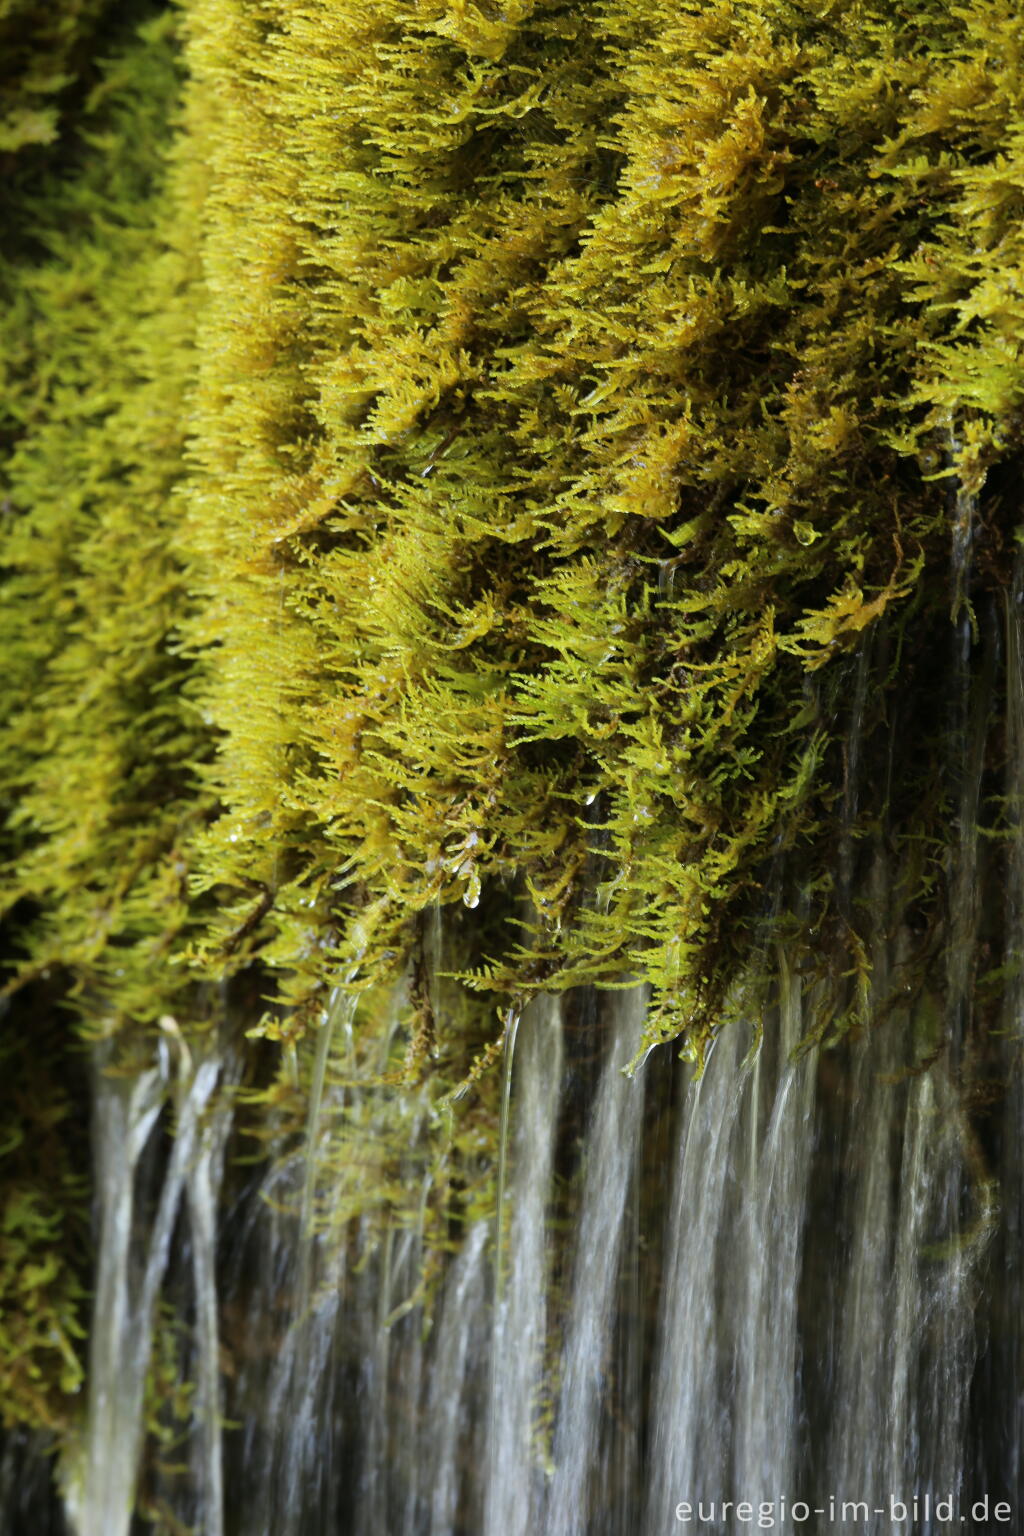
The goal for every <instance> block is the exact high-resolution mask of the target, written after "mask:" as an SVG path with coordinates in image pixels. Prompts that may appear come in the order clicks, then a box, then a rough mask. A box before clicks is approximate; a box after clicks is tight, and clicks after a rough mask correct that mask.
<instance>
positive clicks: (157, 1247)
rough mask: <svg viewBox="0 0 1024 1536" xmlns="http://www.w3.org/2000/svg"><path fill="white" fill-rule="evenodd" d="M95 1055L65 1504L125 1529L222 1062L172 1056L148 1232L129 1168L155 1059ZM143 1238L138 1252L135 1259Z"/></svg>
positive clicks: (89, 1535) (112, 1533) (105, 1529)
mask: <svg viewBox="0 0 1024 1536" xmlns="http://www.w3.org/2000/svg"><path fill="white" fill-rule="evenodd" d="M106 1066H107V1059H106V1056H105V1055H104V1056H101V1058H100V1061H99V1063H98V1077H97V1087H96V1099H95V1106H96V1173H97V1186H98V1194H99V1202H100V1213H101V1214H100V1263H99V1269H98V1273H97V1280H96V1297H95V1302H94V1307H93V1328H92V1338H91V1348H90V1356H89V1402H88V1409H87V1414H86V1427H85V1438H84V1445H83V1448H82V1459H81V1466H80V1470H79V1472H78V1474H77V1476H76V1475H75V1474H74V1473H72V1476H71V1490H72V1491H71V1493H70V1496H69V1501H68V1502H69V1508H70V1512H71V1516H72V1520H73V1523H74V1525H75V1529H76V1531H77V1532H78V1536H127V1533H128V1529H129V1526H130V1524H131V1517H132V1510H133V1508H134V1505H135V1489H136V1479H137V1475H138V1465H139V1457H140V1453H141V1447H142V1435H143V1396H144V1391H145V1382H146V1371H147V1368H148V1366H149V1356H150V1349H151V1345H152V1335H153V1320H154V1312H155V1309H156V1303H157V1298H158V1295H159V1290H160V1285H161V1282H162V1280H163V1276H164V1273H165V1271H166V1268H167V1259H168V1251H169V1248H170V1243H171V1237H172V1234H173V1231H174V1224H175V1221H176V1219H177V1214H178V1207H179V1204H180V1200H181V1194H182V1189H183V1186H184V1184H185V1180H186V1178H187V1174H188V1169H189V1166H190V1162H191V1159H192V1154H193V1149H194V1147H195V1143H196V1138H197V1133H198V1128H199V1119H200V1116H201V1115H202V1113H203V1111H204V1109H205V1108H206V1105H207V1104H208V1102H209V1100H210V1097H211V1095H212V1094H213V1091H214V1088H215V1086H216V1083H217V1078H218V1076H219V1074H220V1062H219V1061H218V1060H217V1059H216V1058H215V1057H210V1058H208V1059H207V1060H205V1061H201V1062H199V1064H198V1065H194V1064H193V1063H192V1061H191V1058H190V1057H189V1056H188V1053H187V1051H184V1052H183V1054H182V1055H181V1057H180V1060H179V1061H178V1064H177V1066H178V1080H177V1083H176V1089H177V1094H176V1097H177V1100H178V1103H177V1131H176V1135H175V1139H174V1142H173V1145H172V1149H171V1153H170V1157H169V1158H168V1162H167V1168H166V1170H165V1172H164V1175H163V1180H162V1183H161V1186H160V1194H159V1199H158V1201H157V1207H156V1214H155V1215H154V1217H153V1221H152V1224H151V1226H150V1228H149V1231H148V1232H147V1233H144V1234H143V1233H140V1231H139V1222H138V1220H137V1216H136V1203H137V1202H136V1196H137V1189H136V1172H137V1169H138V1165H139V1160H140V1158H141V1155H142V1152H143V1149H144V1148H145V1146H146V1143H147V1141H148V1140H149V1137H150V1134H151V1132H152V1130H153V1127H154V1126H155V1124H156V1122H157V1119H158V1117H159V1114H160V1109H161V1106H162V1101H163V1095H164V1088H163V1084H162V1082H161V1075H160V1073H159V1071H158V1070H157V1069H156V1068H149V1069H147V1070H146V1071H144V1072H142V1073H139V1074H138V1075H136V1076H135V1077H133V1078H124V1077H119V1076H114V1075H112V1074H111V1073H109V1072H107V1071H105V1070H104V1068H105V1067H106ZM140 1239H141V1241H142V1243H143V1251H144V1254H145V1258H144V1261H143V1264H142V1267H141V1273H140V1272H139V1266H138V1265H137V1264H136V1263H135V1262H133V1251H132V1250H133V1246H134V1244H135V1243H136V1242H137V1241H139V1240H140Z"/></svg>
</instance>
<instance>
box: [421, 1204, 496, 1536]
mask: <svg viewBox="0 0 1024 1536" xmlns="http://www.w3.org/2000/svg"><path fill="white" fill-rule="evenodd" d="M487 1236H488V1226H487V1223H486V1222H482V1221H481V1222H477V1224H476V1226H474V1227H473V1229H472V1231H471V1232H470V1234H469V1236H468V1238H467V1239H466V1241H465V1243H464V1245H463V1248H462V1251H461V1253H460V1254H459V1256H458V1258H457V1259H456V1261H455V1263H454V1264H453V1265H452V1267H451V1269H450V1271H449V1273H448V1276H447V1279H446V1283H445V1288H444V1297H443V1301H442V1304H441V1314H440V1316H441V1320H440V1325H439V1327H438V1329H437V1333H436V1341H435V1346H434V1350H433V1355H432V1362H431V1371H430V1376H429V1385H428V1390H427V1393H426V1402H425V1408H426V1411H425V1413H424V1416H423V1421H422V1424H423V1443H422V1450H421V1458H422V1465H423V1471H424V1483H425V1484H426V1485H429V1484H430V1483H431V1482H432V1485H433V1486H432V1489H431V1494H430V1526H429V1530H430V1536H455V1531H456V1530H457V1529H460V1528H461V1529H464V1530H473V1529H476V1528H477V1525H476V1521H477V1520H479V1505H478V1503H477V1501H476V1500H473V1502H472V1504H471V1505H470V1507H467V1508H466V1510H465V1516H466V1518H465V1520H464V1521H463V1523H462V1525H461V1527H459V1526H458V1524H457V1522H458V1519H459V1512H460V1501H461V1500H462V1499H464V1498H466V1496H465V1495H464V1494H463V1493H462V1489H463V1488H464V1487H465V1486H466V1484H467V1483H468V1482H469V1474H470V1472H471V1470H472V1468H473V1467H474V1466H475V1465H477V1464H478V1463H479V1461H480V1456H481V1452H482V1450H483V1447H482V1445H481V1444H480V1441H481V1438H482V1437H481V1434H480V1421H479V1415H478V1414H475V1413H474V1407H475V1403H474V1389H475V1388H478V1387H479V1383H478V1381H477V1380H476V1379H475V1378H476V1376H477V1374H478V1370H479V1360H480V1356H481V1353H482V1344H483V1341H484V1338H485V1327H486V1319H485V1316H484V1308H485V1305H486V1300H487V1285H486V1280H487V1276H486V1270H485V1255H486V1249H487ZM468 1503H469V1500H468V1499H467V1504H468Z"/></svg>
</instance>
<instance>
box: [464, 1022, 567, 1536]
mask: <svg viewBox="0 0 1024 1536" xmlns="http://www.w3.org/2000/svg"><path fill="white" fill-rule="evenodd" d="M517 1055H518V1061H519V1067H518V1090H519V1091H518V1096H517V1115H516V1140H515V1157H514V1169H513V1175H512V1184H511V1191H510V1196H511V1198H510V1204H511V1206H512V1220H511V1236H510V1238H509V1243H508V1274H507V1276H502V1277H501V1282H502V1284H501V1299H500V1301H499V1303H498V1306H497V1309H496V1316H495V1326H494V1340H493V1344H492V1353H491V1384H490V1401H489V1404H488V1423H489V1429H488V1443H487V1476H486V1484H485V1493H484V1524H483V1530H484V1533H485V1536H527V1533H528V1532H530V1531H532V1530H535V1529H536V1514H537V1511H538V1510H539V1508H540V1504H541V1500H542V1497H543V1473H544V1465H545V1463H546V1461H547V1455H546V1452H545V1448H544V1446H543V1444H542V1443H539V1441H538V1431H537V1427H536V1426H537V1418H538V1411H539V1409H540V1407H541V1402H540V1394H541V1392H542V1390H543V1385H544V1348H545V1340H546V1321H547V1320H546V1297H547V1290H548V1269H549V1264H550V1257H551V1255H550V1248H549V1244H548V1241H547V1207H548V1201H549V1197H550V1186H551V1176H552V1159H553V1156H554V1143H555V1126H556V1113H557V1105H558V1090H559V1081H560V1075H561V1059H562V1031H561V1013H560V1008H559V1005H558V1003H557V1002H556V1001H551V1000H544V1001H542V1002H540V1003H536V1004H534V1005H533V1006H532V1007H531V1008H530V1009H529V1010H528V1011H527V1013H526V1015H525V1016H524V1018H523V1020H522V1022H521V1024H520V1026H519V1050H518V1052H517Z"/></svg>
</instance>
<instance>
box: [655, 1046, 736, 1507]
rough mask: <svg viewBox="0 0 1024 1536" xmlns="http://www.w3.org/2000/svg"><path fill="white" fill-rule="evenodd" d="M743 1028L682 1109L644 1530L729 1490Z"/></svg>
mask: <svg viewBox="0 0 1024 1536" xmlns="http://www.w3.org/2000/svg"><path fill="white" fill-rule="evenodd" d="M743 1033H744V1032H743V1030H742V1028H740V1027H738V1026H737V1025H735V1024H734V1025H733V1026H732V1027H731V1028H729V1029H727V1030H725V1031H724V1032H723V1033H722V1034H721V1035H720V1036H719V1037H718V1039H717V1040H716V1041H715V1043H714V1046H713V1047H712V1050H711V1052H710V1059H709V1061H708V1063H707V1065H706V1067H705V1069H704V1074H703V1076H702V1077H701V1079H700V1081H699V1082H698V1083H697V1084H695V1085H694V1087H693V1088H692V1090H691V1092H690V1094H689V1096H688V1099H687V1102H686V1104H685V1107H684V1114H683V1120H682V1132H681V1136H680V1140H679V1148H678V1153H677V1157H676V1167H675V1172H674V1182H673V1189H672V1205H671V1211H670V1214H669V1224H668V1235H667V1243H666V1251H665V1257H664V1281H663V1290H662V1301H661V1317H660V1322H659V1337H658V1346H657V1357H656V1366H655V1378H654V1403H653V1407H652V1420H653V1431H652V1448H651V1465H650V1471H649V1481H648V1489H649V1493H648V1503H647V1510H646V1518H645V1527H644V1528H645V1530H649V1531H650V1532H651V1533H654V1532H657V1531H661V1530H664V1529H665V1526H666V1522H667V1521H668V1520H669V1519H670V1517H671V1511H672V1509H673V1508H674V1506H675V1505H676V1503H677V1502H678V1501H680V1500H683V1499H693V1500H694V1501H696V1500H698V1499H701V1498H704V1499H709V1500H710V1499H719V1498H721V1497H722V1496H723V1490H724V1489H725V1488H726V1487H727V1472H728V1459H727V1458H728V1447H729V1440H730V1434H729V1429H730V1395H731V1394H730V1390H729V1389H730V1383H729V1381H728V1380H727V1377H726V1368H725V1358H726V1357H725V1354H724V1352H723V1349H722V1346H721V1330H722V1326H723V1319H722V1318H721V1316H720V1313H719V1306H718V1298H719V1290H720V1284H719V1281H720V1276H721V1274H722V1272H723V1269H727V1268H728V1265H729V1264H730V1262H731V1258H732V1255H731V1254H730V1253H729V1252H728V1251H727V1244H728V1237H729V1233H728V1230H727V1228H728V1225H729V1218H730V1217H731V1215H732V1214H733V1212H734V1211H735V1207H736V1199H737V1196H736V1192H735V1188H734V1185H735V1180H734V1175H733V1172H732V1169H731V1167H730V1163H731V1157H730V1147H731V1143H732V1139H733V1134H734V1131H735V1128H736V1125H737V1121H738V1119H739V1116H740V1111H741V1109H742V1106H743V1102H744V1090H745V1087H746V1074H744V1073H743V1072H741V1071H740V1063H741V1061H742V1060H743V1053H744V1050H745V1047H746V1045H747V1040H746V1039H744V1038H743Z"/></svg>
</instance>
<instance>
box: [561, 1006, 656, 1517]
mask: <svg viewBox="0 0 1024 1536" xmlns="http://www.w3.org/2000/svg"><path fill="white" fill-rule="evenodd" d="M644 1002H645V995H644V991H643V989H642V988H640V987H637V988H634V989H633V990H632V991H631V992H630V993H628V994H627V995H626V998H625V1001H624V1004H620V1006H619V1008H618V1009H617V1016H616V1017H615V1018H614V1019H613V1021H612V1022H613V1027H612V1030H611V1040H610V1045H609V1049H608V1052H607V1060H606V1062H605V1067H604V1073H603V1076H602V1079H601V1084H600V1088H599V1090H598V1094H597V1100H596V1103H595V1106H594V1115H593V1123H592V1126H591V1129H590V1134H589V1137H588V1140H587V1154H586V1157H587V1166H586V1173H585V1177H584V1183H583V1190H582V1195H581V1200H580V1216H579V1224H578V1237H577V1240H576V1262H575V1266H574V1274H573V1283H572V1291H571V1306H570V1311H569V1327H568V1336H567V1338H566V1343H565V1353H564V1359H563V1365H562V1373H561V1393H560V1399H559V1409H558V1425H557V1430H556V1433H555V1455H554V1475H553V1478H552V1484H551V1491H550V1506H549V1511H548V1515H547V1519H546V1521H545V1530H547V1531H548V1532H549V1536H582V1533H583V1532H584V1531H596V1530H597V1529H598V1522H597V1517H596V1514H595V1511H594V1509H593V1508H592V1507H591V1506H593V1505H597V1507H598V1508H600V1507H601V1506H602V1505H604V1504H607V1502H608V1499H609V1496H610V1493H611V1489H610V1488H609V1486H608V1483H609V1478H608V1475H607V1472H606V1471H605V1472H604V1475H603V1476H602V1471H603V1470H604V1469H602V1468H601V1467H600V1466H599V1464H598V1454H599V1451H600V1447H601V1440H600V1434H601V1429H602V1414H601V1410H602V1405H603V1398H604V1392H603V1388H604V1386H605V1378H606V1373H607V1363H608V1355H609V1349H610V1345H611V1333H612V1323H613V1314H614V1306H615V1299H616V1292H617V1283H618V1279H619V1266H620V1261H621V1257H622V1248H623V1243H624V1241H625V1236H626V1232H627V1223H626V1216H627V1200H628V1196H629V1193H630V1188H631V1185H632V1183H633V1180H634V1177H635V1164H636V1157H637V1152H638V1142H639V1135H638V1132H639V1127H640V1116H641V1111H642V1108H643V1084H642V1082H640V1081H631V1080H629V1079H628V1078H627V1077H625V1075H624V1069H625V1067H626V1065H627V1064H628V1062H629V1061H630V1060H631V1059H632V1057H633V1056H634V1055H635V1053H636V1051H637V1049H638V1047H639V1044H640V1035H641V1028H642V1025H643V1016H644Z"/></svg>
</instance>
